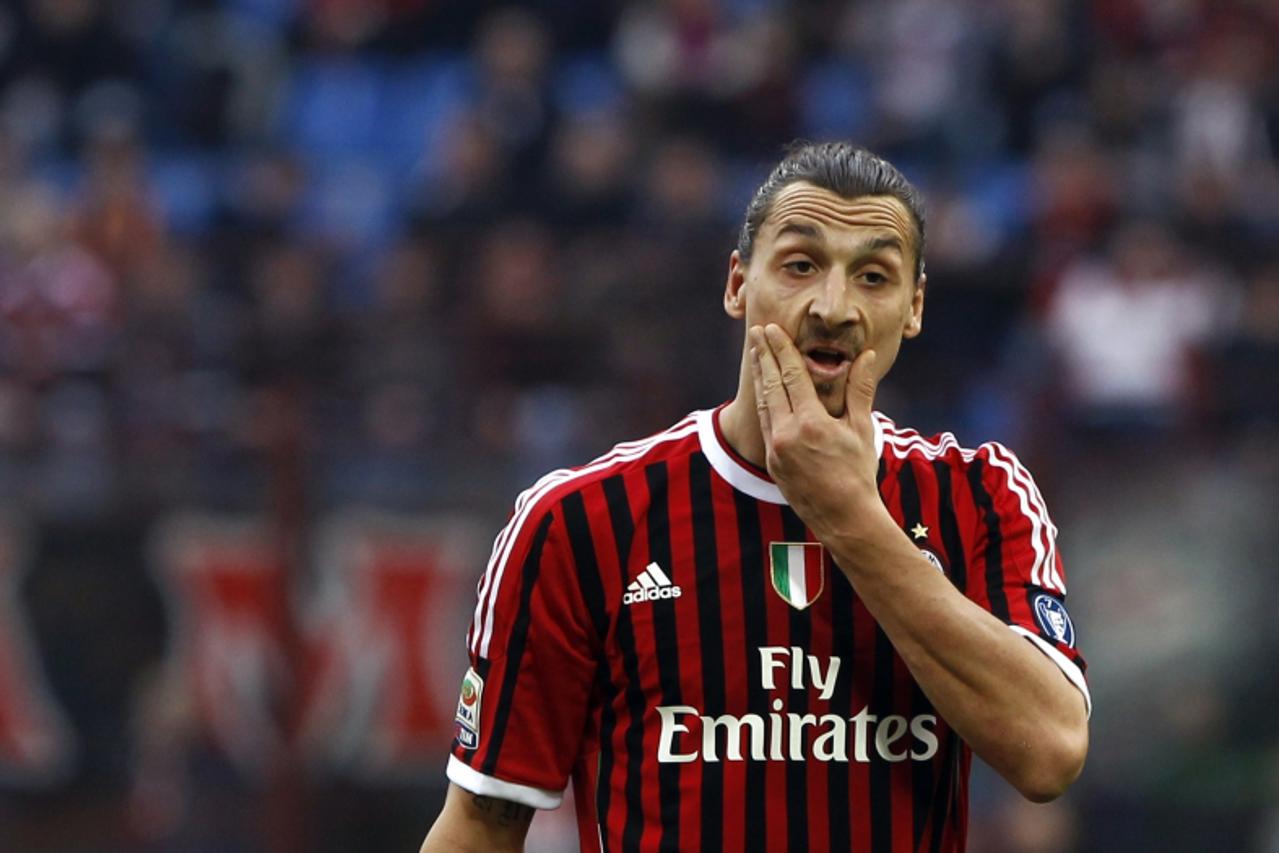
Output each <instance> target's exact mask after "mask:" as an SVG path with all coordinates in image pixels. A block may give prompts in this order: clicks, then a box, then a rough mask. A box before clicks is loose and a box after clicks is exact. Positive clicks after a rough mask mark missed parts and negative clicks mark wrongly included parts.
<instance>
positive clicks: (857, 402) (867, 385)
mask: <svg viewBox="0 0 1279 853" xmlns="http://www.w3.org/2000/svg"><path fill="white" fill-rule="evenodd" d="M876 358H877V356H876V354H875V351H874V350H873V349H867V350H862V352H861V354H860V355H858V356H857V359H856V361H854V362H853V365H852V367H850V368H849V369H848V383H847V384H846V385H845V386H844V413H845V415H846V416H849V417H852V416H865V417H870V412H871V409H872V408H873V407H874V405H875V390H876V389H877V388H878V387H879V379H877V378H876V376H875V360H876Z"/></svg>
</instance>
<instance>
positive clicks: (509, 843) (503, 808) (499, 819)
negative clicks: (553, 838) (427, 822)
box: [421, 785, 534, 853]
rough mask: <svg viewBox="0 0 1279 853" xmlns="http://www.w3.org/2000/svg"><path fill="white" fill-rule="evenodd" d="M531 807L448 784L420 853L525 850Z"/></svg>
mask: <svg viewBox="0 0 1279 853" xmlns="http://www.w3.org/2000/svg"><path fill="white" fill-rule="evenodd" d="M533 812H534V810H533V809H532V808H530V807H528V806H526V805H523V804H521V803H513V802H511V801H509V800H499V799H495V798H493V797H484V796H480V795H478V794H473V793H471V792H470V791H466V790H463V789H462V788H459V787H458V786H457V785H449V790H448V796H447V797H446V798H445V800H444V808H443V809H442V810H441V812H440V816H439V817H438V818H437V819H436V821H435V824H434V825H433V826H432V827H431V831H430V832H429V833H427V836H426V840H425V841H423V842H422V849H421V853H518V851H521V850H523V849H524V837H525V835H527V834H528V828H529V824H530V823H531V822H532V820H533Z"/></svg>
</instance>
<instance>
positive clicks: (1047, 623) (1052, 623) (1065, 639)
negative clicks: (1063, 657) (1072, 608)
mask: <svg viewBox="0 0 1279 853" xmlns="http://www.w3.org/2000/svg"><path fill="white" fill-rule="evenodd" d="M1034 610H1035V621H1036V622H1038V623H1039V630H1041V631H1043V632H1044V633H1045V634H1047V635H1048V636H1049V637H1052V638H1053V639H1054V640H1056V641H1057V642H1059V643H1064V644H1065V645H1067V646H1069V647H1070V648H1072V649H1073V648H1074V647H1075V625H1074V623H1073V622H1071V621H1070V614H1069V613H1067V612H1066V605H1064V604H1062V603H1061V601H1060V600H1058V599H1057V598H1055V597H1054V596H1051V595H1049V594H1048V593H1046V592H1041V593H1039V595H1037V596H1035V600H1034Z"/></svg>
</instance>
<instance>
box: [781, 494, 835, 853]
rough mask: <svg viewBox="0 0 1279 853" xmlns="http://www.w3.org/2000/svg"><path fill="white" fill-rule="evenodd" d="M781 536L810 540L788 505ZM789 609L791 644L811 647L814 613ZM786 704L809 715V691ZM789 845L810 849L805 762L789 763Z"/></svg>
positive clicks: (791, 697)
mask: <svg viewBox="0 0 1279 853" xmlns="http://www.w3.org/2000/svg"><path fill="white" fill-rule="evenodd" d="M782 535H783V536H785V537H786V541H787V542H803V541H805V539H806V538H807V532H806V530H805V529H804V522H803V521H801V520H800V518H799V516H798V515H796V514H795V511H794V510H793V509H791V508H790V507H789V506H787V507H783V508H782ZM831 568H832V569H833V568H834V567H833V566H832V567H831ZM786 609H787V610H789V611H790V644H791V645H792V646H799V647H800V648H801V649H805V650H807V649H809V648H811V646H812V634H813V631H812V624H811V622H810V621H809V620H810V619H811V618H812V616H811V613H812V610H811V609H810V610H797V609H796V608H794V607H787V608H786ZM786 704H787V706H788V707H787V709H786V710H787V711H788V712H790V713H795V714H800V715H803V714H807V713H808V691H807V690H799V691H794V690H792V691H791V692H790V693H789V694H788V699H787V703H786ZM818 834H819V835H820V834H821V833H820V831H819V833H818ZM786 842H787V847H786V849H787V850H807V849H808V764H807V763H805V762H802V761H787V762H786Z"/></svg>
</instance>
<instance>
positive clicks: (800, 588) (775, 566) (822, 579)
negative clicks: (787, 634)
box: [768, 542, 826, 610]
mask: <svg viewBox="0 0 1279 853" xmlns="http://www.w3.org/2000/svg"><path fill="white" fill-rule="evenodd" d="M768 560H769V563H770V566H771V571H770V572H769V577H770V578H771V579H772V581H773V589H775V590H777V594H778V595H780V596H781V597H782V598H784V599H786V603H787V604H789V605H790V606H791V607H795V608H798V609H799V610H803V609H804V608H806V607H808V605H810V604H812V603H813V602H814V601H816V600H817V597H818V596H819V595H821V594H822V589H824V588H825V585H826V551H825V549H823V548H822V544H821V543H820V542H770V543H768Z"/></svg>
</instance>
